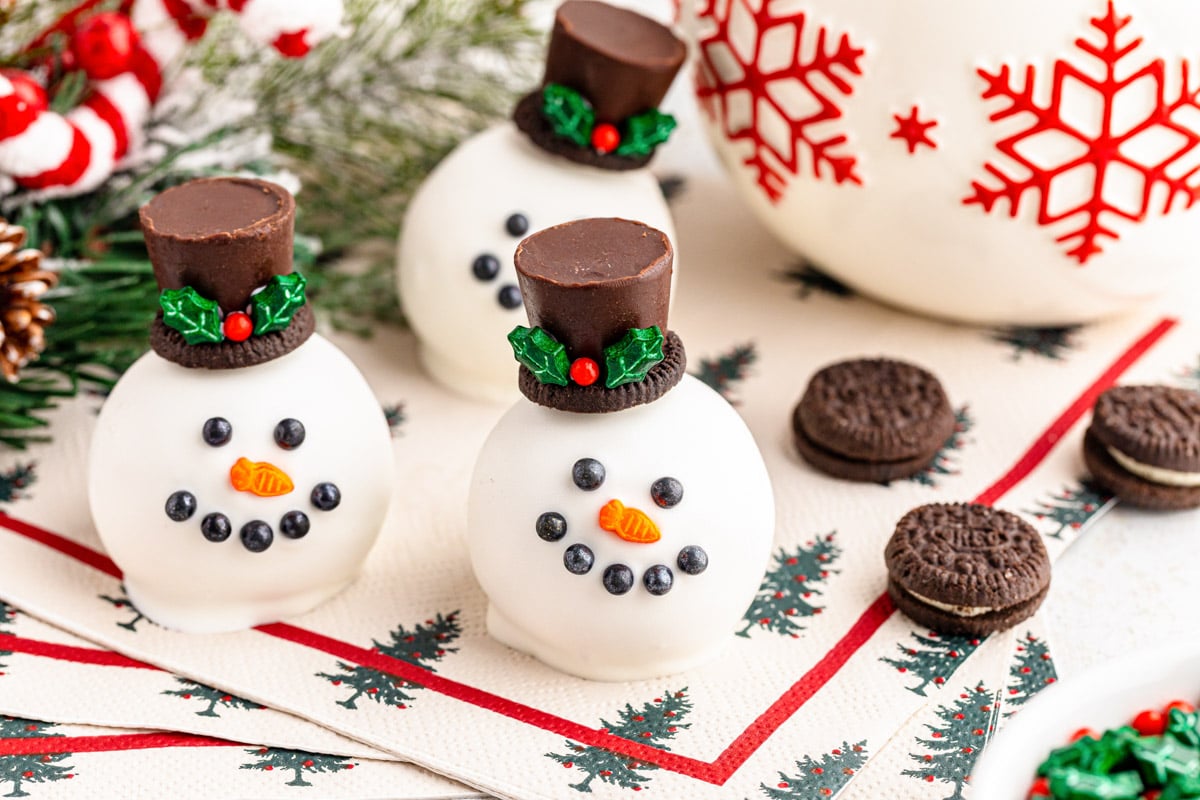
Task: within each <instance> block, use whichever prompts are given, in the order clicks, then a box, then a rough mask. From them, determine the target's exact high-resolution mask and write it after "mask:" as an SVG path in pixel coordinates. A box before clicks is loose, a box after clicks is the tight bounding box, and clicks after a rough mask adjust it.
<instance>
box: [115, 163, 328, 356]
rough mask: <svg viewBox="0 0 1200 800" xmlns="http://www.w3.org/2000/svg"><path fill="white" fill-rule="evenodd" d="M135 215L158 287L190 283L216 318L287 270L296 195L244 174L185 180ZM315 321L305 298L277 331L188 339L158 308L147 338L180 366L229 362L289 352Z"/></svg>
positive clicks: (241, 308) (290, 268) (238, 307)
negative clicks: (212, 308)
mask: <svg viewBox="0 0 1200 800" xmlns="http://www.w3.org/2000/svg"><path fill="white" fill-rule="evenodd" d="M139 216H140V218H141V223H142V231H143V233H144V234H145V239H146V249H147V251H149V254H150V262H151V264H152V265H153V267H154V278H155V280H156V281H157V282H158V286H159V288H160V289H163V290H181V289H185V288H188V287H190V288H191V289H194V290H195V292H196V293H197V294H198V295H199V296H200V297H202V298H204V299H206V300H210V301H215V302H216V304H217V307H218V310H219V312H218V313H219V314H220V316H221V317H222V318H224V317H225V316H227V315H229V314H232V313H234V312H239V311H241V312H244V311H245V310H246V309H247V308H248V306H249V304H250V303H251V298H252V296H253V295H254V293H255V292H256V291H258V290H259V289H262V288H263V287H264V286H265V285H267V283H268V282H269V281H270V280H271V279H272V278H274V277H275V276H277V275H290V274H291V273H292V271H293V264H292V238H293V230H294V227H295V219H296V201H295V200H294V199H293V198H292V195H291V194H290V193H289V192H288V191H287V190H286V189H284V188H283V187H281V186H278V185H276V184H273V183H269V182H267V181H262V180H255V179H251V178H204V179H199V180H194V181H189V182H188V183H185V184H181V185H179V186H175V187H172V188H170V189H167V190H166V191H164V192H162V193H160V194H158V195H157V196H155V197H154V198H153V199H152V200H151V201H150V202H149V203H147V204H146V205H144V206H142V208H141V210H140V212H139ZM314 327H315V321H314V318H313V315H312V311H311V309H310V308H309V307H308V305H307V304H305V305H304V306H302V307H301V308H299V310H297V311H296V312H295V314H294V316H293V317H292V319H291V322H290V324H289V325H288V326H287V327H286V328H284V329H283V330H277V331H272V332H269V333H264V334H262V335H256V336H251V337H250V338H248V339H246V340H244V341H232V340H229V339H226V340H223V341H219V342H211V343H209V342H205V343H200V344H188V343H187V342H186V341H185V339H184V337H183V335H182V334H180V332H179V331H177V330H175V329H173V328H171V327H169V326H168V325H166V324H165V323H164V321H163V314H162V313H161V312H160V313H159V315H158V317H157V318H156V319H155V321H154V323H153V326H152V328H151V332H150V344H151V346H152V347H153V348H154V351H155V352H156V353H158V354H159V355H160V356H162V357H163V358H166V359H168V360H170V361H173V362H175V363H177V364H180V365H182V366H185V367H196V368H207V369H232V368H236V367H246V366H252V365H254V364H260V363H263V362H265V361H270V360H272V359H274V358H279V357H280V356H282V355H285V354H287V353H289V352H291V351H292V350H294V349H296V348H297V347H299V346H300V345H301V344H302V343H303V342H304V341H305V340H306V339H307V338H308V337H309V336H310V335H311V334H312V332H313V329H314Z"/></svg>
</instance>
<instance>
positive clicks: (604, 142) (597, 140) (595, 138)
mask: <svg viewBox="0 0 1200 800" xmlns="http://www.w3.org/2000/svg"><path fill="white" fill-rule="evenodd" d="M620 143H621V134H620V133H618V132H617V129H616V126H614V125H610V124H609V123H607V122H601V123H600V124H599V125H597V126H596V127H595V128H592V147H593V148H595V150H596V152H597V153H599V154H600V155H605V154H607V153H611V152H612V151H613V150H616V149H617V145H619V144H620Z"/></svg>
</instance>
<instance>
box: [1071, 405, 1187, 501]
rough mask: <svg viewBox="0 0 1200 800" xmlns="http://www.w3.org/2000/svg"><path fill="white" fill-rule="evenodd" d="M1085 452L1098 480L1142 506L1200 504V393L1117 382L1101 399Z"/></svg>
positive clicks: (1088, 435) (1095, 412) (1088, 433)
mask: <svg viewBox="0 0 1200 800" xmlns="http://www.w3.org/2000/svg"><path fill="white" fill-rule="evenodd" d="M1083 457H1084V460H1085V461H1086V462H1087V465H1088V469H1090V470H1091V471H1092V475H1093V476H1094V477H1095V478H1096V482H1097V483H1099V484H1100V485H1101V486H1103V487H1105V488H1106V489H1108V490H1109V491H1111V492H1112V493H1113V494H1115V495H1117V496H1118V497H1120V498H1121V500H1123V501H1125V502H1127V503H1130V504H1131V505H1135V506H1140V507H1141V508H1150V509H1159V510H1165V511H1169V510H1179V509H1185V508H1196V507H1198V506H1200V393H1197V392H1194V391H1190V390H1187V389H1179V388H1175V387H1170V386H1117V387H1115V388H1113V389H1109V390H1108V391H1107V392H1105V393H1104V394H1102V395H1100V397H1099V398H1098V399H1097V400H1096V405H1095V408H1094V409H1093V410H1092V425H1091V427H1090V428H1088V431H1087V434H1086V436H1084V443H1083Z"/></svg>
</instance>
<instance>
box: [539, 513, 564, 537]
mask: <svg viewBox="0 0 1200 800" xmlns="http://www.w3.org/2000/svg"><path fill="white" fill-rule="evenodd" d="M536 527H537V535H538V536H539V537H540V538H542V539H544V540H546V541H547V542H557V541H558V540H559V539H561V538H563V537H564V536H566V535H567V521H566V519H564V518H563V515H562V514H559V513H558V512H556V511H547V512H546V513H544V514H542V515H540V516H539V517H538V518H537V526H536Z"/></svg>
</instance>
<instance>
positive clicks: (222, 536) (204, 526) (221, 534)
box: [200, 511, 233, 542]
mask: <svg viewBox="0 0 1200 800" xmlns="http://www.w3.org/2000/svg"><path fill="white" fill-rule="evenodd" d="M200 532H201V533H203V534H204V538H205V539H208V540H209V541H210V542H223V541H225V540H226V539H228V538H229V535H230V534H231V533H233V526H232V525H231V524H229V517H227V516H225V515H224V514H218V513H217V512H215V511H214V512H213V513H211V514H208V515H206V516H205V517H204V519H202V520H200Z"/></svg>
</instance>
